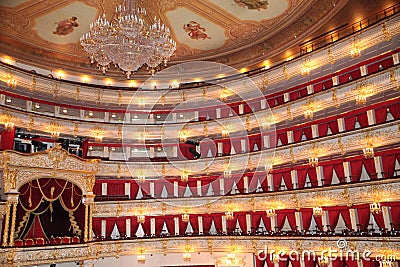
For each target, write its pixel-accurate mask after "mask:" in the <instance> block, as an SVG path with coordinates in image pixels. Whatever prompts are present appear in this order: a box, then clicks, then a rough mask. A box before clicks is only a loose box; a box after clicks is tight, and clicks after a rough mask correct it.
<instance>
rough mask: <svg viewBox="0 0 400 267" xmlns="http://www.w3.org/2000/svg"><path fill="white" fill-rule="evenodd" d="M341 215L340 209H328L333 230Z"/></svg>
mask: <svg viewBox="0 0 400 267" xmlns="http://www.w3.org/2000/svg"><path fill="white" fill-rule="evenodd" d="M339 215H340V210H339V209H328V218H329V225H330V227H331V230H335V228H336V226H337V224H338V222H339Z"/></svg>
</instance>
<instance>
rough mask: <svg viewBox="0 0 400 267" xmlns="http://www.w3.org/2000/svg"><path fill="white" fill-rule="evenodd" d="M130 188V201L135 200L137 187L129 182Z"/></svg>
mask: <svg viewBox="0 0 400 267" xmlns="http://www.w3.org/2000/svg"><path fill="white" fill-rule="evenodd" d="M130 187H131V188H130V189H131V191H130V194H131V199H136V196H137V194H138V192H139V185H138V184H137V183H136V182H130Z"/></svg>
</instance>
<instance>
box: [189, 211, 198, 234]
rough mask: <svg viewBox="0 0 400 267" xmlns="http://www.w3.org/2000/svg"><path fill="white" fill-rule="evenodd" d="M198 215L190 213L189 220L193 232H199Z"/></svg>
mask: <svg viewBox="0 0 400 267" xmlns="http://www.w3.org/2000/svg"><path fill="white" fill-rule="evenodd" d="M198 217H199V215H197V214H190V217H189V221H190V225H191V226H192V229H193V232H194V233H195V234H198V233H199V219H198Z"/></svg>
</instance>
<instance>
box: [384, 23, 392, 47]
mask: <svg viewBox="0 0 400 267" xmlns="http://www.w3.org/2000/svg"><path fill="white" fill-rule="evenodd" d="M382 33H383V35H384V36H385V39H386V41H388V42H390V41H391V40H392V35H391V34H390V30H389V28H388V26H387V24H386V22H384V23H383V24H382Z"/></svg>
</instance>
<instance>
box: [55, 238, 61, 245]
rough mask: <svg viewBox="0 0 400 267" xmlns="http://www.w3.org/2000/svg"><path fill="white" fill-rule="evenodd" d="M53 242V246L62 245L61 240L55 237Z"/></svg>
mask: <svg viewBox="0 0 400 267" xmlns="http://www.w3.org/2000/svg"><path fill="white" fill-rule="evenodd" d="M54 241H55V244H62V239H61V237H58V236H57V237H56V238H54Z"/></svg>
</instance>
